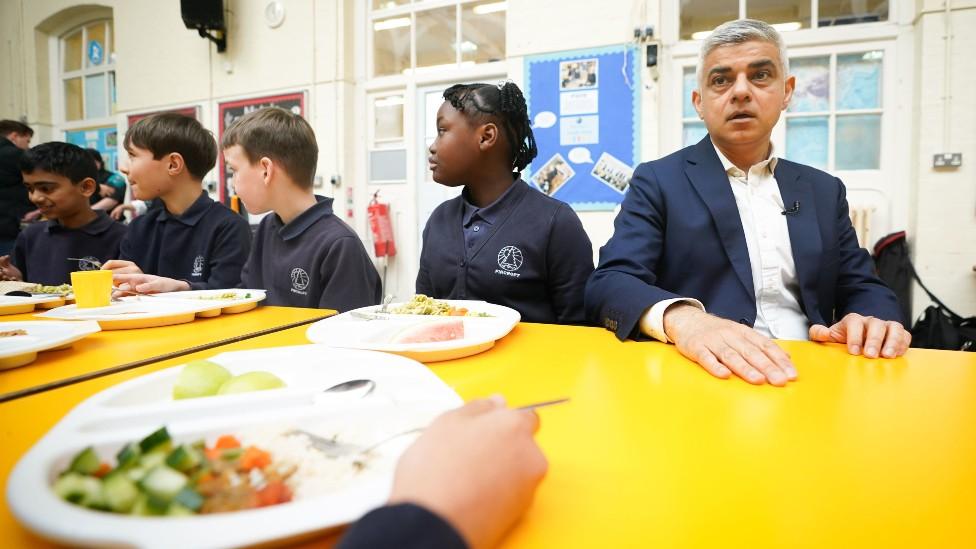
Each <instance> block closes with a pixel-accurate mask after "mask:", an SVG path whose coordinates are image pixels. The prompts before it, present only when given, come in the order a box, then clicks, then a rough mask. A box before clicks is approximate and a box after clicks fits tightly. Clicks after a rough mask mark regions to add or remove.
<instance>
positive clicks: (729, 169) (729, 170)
mask: <svg viewBox="0 0 976 549" xmlns="http://www.w3.org/2000/svg"><path fill="white" fill-rule="evenodd" d="M712 147H714V148H715V154H717V155H718V159H719V161H720V162H721V163H722V168H724V169H725V173H726V174H728V175H732V176H735V177H745V176H746V174H744V173H742V170H740V169H739V167H738V166H736V165H735V164H733V163H732V161H731V160H729V159H728V158H726V157H725V155H724V154H722V151H720V150H719V149H718V147H716V146H715V143H712ZM778 160H779V159H778V158H776V149H775V148H774V147H773V144H772V142H770V143H769V156H767V157H766V159H765V160H763V161H761V162H759V163H757V164H755V165H754V166H752V167H751V168H749V171H750V172H751V171H753V170H759V171H760V172H767V173H770V174H772V173H773V172H775V171H776V163H777V161H778Z"/></svg>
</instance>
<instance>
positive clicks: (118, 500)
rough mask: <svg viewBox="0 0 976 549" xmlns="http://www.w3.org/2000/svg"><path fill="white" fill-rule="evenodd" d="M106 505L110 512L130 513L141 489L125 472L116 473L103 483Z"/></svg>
mask: <svg viewBox="0 0 976 549" xmlns="http://www.w3.org/2000/svg"><path fill="white" fill-rule="evenodd" d="M102 492H103V493H104V496H105V505H106V506H107V507H108V509H109V510H110V511H115V512H116V513H128V512H129V511H130V510H131V509H132V507H133V506H134V505H135V503H136V499H137V498H138V497H139V489H138V488H137V487H136V483H135V482H133V481H132V480H131V479H129V477H128V476H127V475H126V474H125V473H124V472H121V471H120V472H115V473H112V474H110V475H108V476H106V477H105V479H104V480H103V481H102Z"/></svg>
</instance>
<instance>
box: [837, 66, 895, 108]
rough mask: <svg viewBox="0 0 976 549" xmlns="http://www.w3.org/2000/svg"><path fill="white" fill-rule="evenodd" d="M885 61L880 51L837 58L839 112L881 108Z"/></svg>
mask: <svg viewBox="0 0 976 549" xmlns="http://www.w3.org/2000/svg"><path fill="white" fill-rule="evenodd" d="M883 59H884V53H883V52H880V51H869V52H864V53H855V54H849V55H838V56H837V110H839V111H840V110H850V109H877V108H880V107H881V62H882V60H883Z"/></svg>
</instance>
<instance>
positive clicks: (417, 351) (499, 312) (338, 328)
mask: <svg viewBox="0 0 976 549" xmlns="http://www.w3.org/2000/svg"><path fill="white" fill-rule="evenodd" d="M443 301H446V302H447V303H448V304H450V305H452V306H454V307H458V308H461V307H464V308H466V309H468V310H469V311H472V312H481V313H487V314H489V315H491V316H488V317H476V316H463V317H462V316H456V317H446V316H434V315H405V314H393V313H386V314H377V313H376V311H378V310H379V309H380V306H379V305H374V306H370V307H363V308H361V309H356V310H354V311H347V312H345V313H342V314H341V315H336V316H333V317H329V318H326V319H323V320H320V321H318V322H316V323H314V324H312V325H311V326H309V328H308V332H307V333H306V336H307V337H308V339H309V340H310V341H313V342H315V343H322V344H325V345H329V346H330V347H340V348H344V349H366V350H371V351H382V352H386V353H394V354H398V355H403V356H406V357H409V358H412V359H414V360H419V361H421V362H437V361H441V360H451V359H455V358H461V357H465V356H470V355H474V354H477V353H480V352H483V351H486V350H488V349H491V348H492V347H493V346H494V345H495V341H497V340H499V339H501V338H503V337H505V336H506V335H508V333H509V332H511V331H512V328H514V327H515V325H516V324H518V323H519V321H520V320H521V318H522V317H521V315H519V313H518V311H516V310H514V309H510V308H508V307H504V306H502V305H495V304H492V303H487V302H484V301H463V300H443ZM400 305H402V303H391V304H390V306H389V308H390V309H394V308H396V307H399V306H400ZM363 317H370V318H372V317H378V318H376V319H373V320H369V319H365V318H363ZM446 318H458V319H461V320H462V321H463V322H464V338H462V339H456V340H452V341H439V342H436V343H389V341H390V338H391V337H392V336H393V335H394V334H396V333H397V332H398V331H400V330H402V329H403V328H405V327H407V326H410V325H411V324H416V323H419V322H430V321H431V320H437V319H446Z"/></svg>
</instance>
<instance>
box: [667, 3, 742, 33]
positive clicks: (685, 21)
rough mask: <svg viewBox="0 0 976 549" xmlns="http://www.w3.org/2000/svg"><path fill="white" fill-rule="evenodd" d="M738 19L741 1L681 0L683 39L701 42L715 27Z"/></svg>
mask: <svg viewBox="0 0 976 549" xmlns="http://www.w3.org/2000/svg"><path fill="white" fill-rule="evenodd" d="M738 18H739V0H694V1H692V0H681V39H682V40H692V39H693V40H701V39H702V38H704V37H705V36H708V34H709V33H710V32H711V31H712V29H714V28H715V27H717V26H719V25H721V24H722V23H724V22H726V21H729V20H732V19H738ZM696 33H698V34H696Z"/></svg>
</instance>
